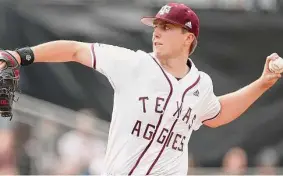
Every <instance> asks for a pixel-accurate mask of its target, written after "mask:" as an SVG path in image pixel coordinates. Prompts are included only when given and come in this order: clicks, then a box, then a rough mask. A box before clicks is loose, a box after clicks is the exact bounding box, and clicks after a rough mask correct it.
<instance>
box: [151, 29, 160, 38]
mask: <svg viewBox="0 0 283 176" xmlns="http://www.w3.org/2000/svg"><path fill="white" fill-rule="evenodd" d="M152 37H153V38H160V37H161V31H160V29H159V28H158V27H155V28H154V30H153V36H152Z"/></svg>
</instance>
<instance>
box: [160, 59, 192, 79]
mask: <svg viewBox="0 0 283 176" xmlns="http://www.w3.org/2000/svg"><path fill="white" fill-rule="evenodd" d="M155 57H156V58H157V59H158V60H159V62H160V64H161V66H162V67H163V69H165V70H166V71H167V72H169V73H170V74H172V75H173V76H174V77H176V78H183V77H184V76H185V75H186V74H187V73H188V72H189V70H190V68H189V67H188V66H187V60H188V55H182V56H175V57H166V56H164V57H162V56H157V55H155Z"/></svg>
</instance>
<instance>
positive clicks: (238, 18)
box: [0, 0, 283, 167]
mask: <svg viewBox="0 0 283 176" xmlns="http://www.w3.org/2000/svg"><path fill="white" fill-rule="evenodd" d="M178 2H179V1H178ZM182 2H183V3H185V4H187V5H190V6H191V7H192V8H193V9H194V10H195V11H196V12H197V14H198V15H199V18H200V22H201V28H200V37H199V45H198V47H197V49H196V51H195V53H194V54H193V55H192V56H191V58H192V59H193V61H194V62H195V64H196V65H197V67H198V68H199V69H200V70H203V71H205V72H206V73H208V74H209V75H210V76H211V77H212V79H213V82H214V90H215V93H216V95H222V94H225V93H229V92H231V91H235V90H238V89H240V88H241V87H243V86H245V85H247V84H249V83H250V82H252V81H254V80H255V79H257V78H258V77H259V76H260V75H261V72H262V69H263V65H264V62H265V58H266V57H267V56H268V55H270V54H271V53H273V52H277V53H278V54H279V55H283V45H282V41H283V1H282V0H247V1H245V0H241V1H235V0H230V1H225V0H211V1H209V0H187V1H182ZM165 3H166V1H165V0H164V1H162V0H156V1H155V0H132V1H129V0H127V1H126V0H104V1H96V0H65V1H64V0H48V1H39V0H7V1H1V2H0V9H1V10H0V13H1V15H0V22H1V23H0V24H1V25H0V46H1V48H5V49H11V50H13V49H15V48H19V47H23V46H33V45H37V44H40V43H43V42H48V41H53V40H58V39H66V40H79V41H84V42H101V43H107V44H112V45H119V46H123V47H126V48H130V49H133V50H137V49H142V50H145V51H148V52H150V51H151V32H152V30H151V29H150V28H149V27H146V26H143V25H142V24H140V21H139V20H140V18H141V17H142V16H146V15H154V14H155V13H156V12H157V11H158V10H159V8H160V7H161V6H162V5H164V4H165ZM21 90H22V93H23V94H26V95H28V96H31V97H34V98H37V99H40V100H45V101H47V102H51V103H53V104H56V105H59V106H62V107H64V108H68V109H71V110H73V111H79V110H80V109H84V108H87V109H91V110H92V111H93V112H95V113H96V114H98V115H97V116H98V117H99V119H102V120H105V121H107V122H110V121H111V113H112V98H113V90H112V88H111V87H110V84H109V82H108V80H107V79H106V78H105V77H104V76H103V75H101V74H99V73H98V72H96V71H94V70H92V69H90V68H86V67H84V66H82V65H79V64H77V63H60V64H58V63H57V64H53V63H48V64H47V63H38V64H33V65H31V66H28V67H22V68H21ZM282 91H283V81H282V80H281V81H279V82H278V83H277V84H276V85H275V86H274V87H273V88H272V89H270V90H269V91H268V92H266V93H265V94H264V95H263V96H262V97H261V98H260V99H259V100H258V101H257V102H256V103H255V104H254V105H253V106H252V108H251V109H249V110H248V111H247V112H246V113H245V114H244V115H242V117H241V118H239V119H237V120H236V121H234V122H233V123H231V124H228V125H226V126H223V127H220V128H216V129H209V128H206V127H202V128H201V130H199V131H197V132H195V133H194V134H193V135H192V137H191V141H190V143H189V150H190V151H189V152H190V153H192V155H193V158H194V162H195V164H196V165H198V166H199V167H220V166H221V165H222V162H223V157H224V156H225V154H226V153H227V152H228V151H229V149H231V148H234V147H240V148H242V149H243V150H244V151H245V152H246V155H247V158H248V166H249V167H255V166H256V165H257V164H258V162H257V161H258V154H259V153H260V151H262V150H263V149H265V148H272V149H273V150H274V151H276V153H277V156H276V157H278V161H277V163H278V165H279V166H282V164H283V163H282V156H283V150H282V149H283V137H282V136H283V128H282V124H283V110H282V109H283V99H282V98H283V94H282Z"/></svg>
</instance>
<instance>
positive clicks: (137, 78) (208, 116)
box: [0, 3, 281, 175]
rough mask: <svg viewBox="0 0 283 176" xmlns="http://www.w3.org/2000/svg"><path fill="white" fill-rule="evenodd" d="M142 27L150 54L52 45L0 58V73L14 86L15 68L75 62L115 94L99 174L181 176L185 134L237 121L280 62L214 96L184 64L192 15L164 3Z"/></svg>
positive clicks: (193, 27) (192, 43)
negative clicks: (99, 75)
mask: <svg viewBox="0 0 283 176" xmlns="http://www.w3.org/2000/svg"><path fill="white" fill-rule="evenodd" d="M141 22H142V23H144V24H146V25H148V26H151V27H153V34H152V47H153V52H152V53H146V52H144V51H141V50H138V51H133V50H130V49H126V48H123V47H118V46H112V45H107V44H101V43H83V42H77V41H63V40H60V41H52V42H48V43H43V44H39V45H37V46H33V47H24V48H20V49H17V50H15V51H10V50H2V51H0V60H2V62H0V68H2V72H1V73H5V71H6V70H8V71H9V70H11V69H12V71H13V72H12V73H13V74H11V77H13V78H15V77H16V78H17V79H19V77H18V74H17V71H18V70H17V68H18V67H17V65H18V63H19V65H21V66H27V65H30V64H32V63H36V62H78V63H80V64H83V65H86V66H88V67H90V68H93V69H96V70H97V71H99V72H101V73H102V74H104V75H105V76H106V77H107V78H108V79H109V82H110V83H111V85H112V87H113V89H114V106H113V114H112V121H111V125H110V131H109V141H108V147H107V152H106V158H105V168H104V172H103V173H102V174H104V175H186V173H187V166H188V142H189V139H190V136H191V134H192V132H193V131H196V130H198V129H199V128H200V127H201V126H202V125H206V126H208V127H212V128H215V127H219V126H221V125H224V124H227V123H229V122H231V121H233V120H234V119H236V118H238V117H239V116H240V115H241V114H243V113H244V112H245V111H246V110H247V109H248V108H249V107H250V106H251V105H252V104H253V103H254V102H255V101H256V100H257V99H258V98H259V97H260V96H261V95H262V94H263V93H264V92H265V91H267V90H268V89H269V88H270V87H272V86H273V85H274V84H275V83H276V82H277V80H278V79H279V78H280V77H281V74H280V73H275V72H272V71H270V69H269V68H268V65H269V63H270V62H271V61H273V60H277V59H280V58H279V56H278V55H277V54H275V53H274V54H272V55H270V56H268V57H267V59H266V62H265V66H264V70H263V73H262V75H261V76H259V78H258V79H256V80H255V81H254V82H252V83H251V84H249V85H247V86H246V87H243V88H241V89H240V90H238V91H235V92H232V93H229V94H227V95H223V96H220V97H217V96H215V94H214V91H213V82H212V80H211V78H210V76H209V75H208V74H207V73H205V72H202V71H200V70H199V69H198V68H197V66H196V65H195V64H194V62H193V60H192V59H191V58H190V55H191V54H192V53H193V51H194V50H195V48H196V46H197V41H198V36H199V27H200V25H199V19H198V17H197V15H196V13H195V12H194V11H193V10H192V9H191V8H189V7H187V6H186V5H184V4H179V3H168V4H167V5H165V6H163V7H162V8H161V9H160V11H159V12H158V13H157V14H156V16H154V17H144V18H142V20H141ZM10 72H11V71H10ZM14 72H15V73H14ZM4 83H5V82H4V81H2V82H1V86H2V87H3V85H6V84H4ZM9 86H10V87H12V86H14V84H13V82H11V83H10V84H7V85H6V87H8V88H9ZM11 90H14V89H11ZM94 91H95V90H94ZM7 100H8V101H9V102H11V101H12V100H11V99H7ZM235 106H237V108H235Z"/></svg>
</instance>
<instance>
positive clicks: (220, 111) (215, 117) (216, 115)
mask: <svg viewBox="0 0 283 176" xmlns="http://www.w3.org/2000/svg"><path fill="white" fill-rule="evenodd" d="M220 112H221V109H220V110H219V112H218V113H217V114H216V115H215V116H214V117H211V118H209V119H205V120H203V121H202V122H201V123H204V122H206V121H209V120H212V119H215V118H216V117H217V116H218V115H219V114H220Z"/></svg>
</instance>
